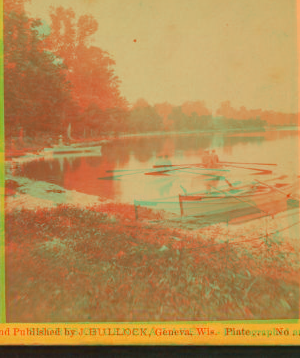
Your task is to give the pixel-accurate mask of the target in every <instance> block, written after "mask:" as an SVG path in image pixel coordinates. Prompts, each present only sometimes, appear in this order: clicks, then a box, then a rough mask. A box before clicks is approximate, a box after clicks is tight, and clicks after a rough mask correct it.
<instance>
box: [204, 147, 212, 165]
mask: <svg viewBox="0 0 300 358" xmlns="http://www.w3.org/2000/svg"><path fill="white" fill-rule="evenodd" d="M210 163H211V155H210V154H209V150H205V151H204V154H203V156H202V164H203V165H204V167H205V168H209V167H210Z"/></svg>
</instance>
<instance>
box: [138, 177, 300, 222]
mask: <svg viewBox="0 0 300 358" xmlns="http://www.w3.org/2000/svg"><path fill="white" fill-rule="evenodd" d="M281 185H283V186H284V187H285V191H286V193H285V192H284V191H282V190H278V189H277V188H276V186H270V185H263V184H260V183H257V184H255V185H247V186H243V187H237V188H234V187H232V188H230V189H226V190H224V189H223V190H222V189H218V188H212V189H211V192H202V193H197V194H185V195H179V196H178V199H179V200H178V199H177V200H176V199H175V198H174V197H173V199H171V200H166V199H163V200H157V201H152V202H151V201H135V206H136V212H137V207H138V206H145V207H149V208H152V209H157V210H163V211H166V212H172V213H174V214H179V215H180V217H182V218H188V217H191V218H210V219H213V220H214V221H215V220H219V221H228V222H231V221H232V222H233V221H236V222H238V221H243V220H244V221H249V220H254V219H256V218H260V217H263V216H274V215H275V214H277V213H278V212H282V211H285V210H289V209H293V208H297V207H299V200H298V198H295V197H292V196H290V194H288V193H289V192H290V189H291V186H290V185H288V184H281Z"/></svg>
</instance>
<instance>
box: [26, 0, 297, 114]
mask: <svg viewBox="0 0 300 358" xmlns="http://www.w3.org/2000/svg"><path fill="white" fill-rule="evenodd" d="M50 5H54V6H60V5H62V6H64V7H72V8H73V9H74V11H75V12H76V13H77V14H78V15H81V14H84V13H90V14H92V15H93V16H94V17H95V18H96V19H97V21H98V23H99V29H98V31H97V33H96V34H95V35H94V42H93V44H94V45H97V46H99V47H101V48H102V49H103V50H106V51H108V52H109V53H110V54H111V56H112V57H113V58H114V60H115V61H116V74H117V75H118V76H119V77H120V79H121V81H122V85H121V91H122V94H123V95H124V96H125V97H126V98H127V99H128V100H129V101H130V102H134V101H135V100H136V99H137V98H140V97H143V98H145V99H146V100H147V101H149V102H150V103H151V104H154V103H159V102H164V101H168V102H170V103H172V104H175V105H176V104H178V105H179V104H181V103H182V102H184V101H187V100H191V101H192V100H205V101H206V103H207V105H208V106H209V107H210V108H212V109H213V110H215V109H216V108H217V107H218V105H219V103H220V102H221V101H224V100H230V101H231V102H232V105H233V106H234V107H240V106H241V105H245V106H246V107H247V108H249V109H250V108H251V109H257V108H261V109H272V110H275V111H283V112H297V111H298V108H297V107H298V106H297V100H298V95H297V82H298V74H297V22H296V0H275V1H274V0H32V2H31V4H30V5H29V6H27V9H28V11H30V13H31V14H32V15H34V16H37V17H41V18H43V19H45V20H46V21H48V22H49V17H48V15H47V13H48V9H49V6H50ZM134 39H136V40H137V41H136V42H134V41H133V40H134Z"/></svg>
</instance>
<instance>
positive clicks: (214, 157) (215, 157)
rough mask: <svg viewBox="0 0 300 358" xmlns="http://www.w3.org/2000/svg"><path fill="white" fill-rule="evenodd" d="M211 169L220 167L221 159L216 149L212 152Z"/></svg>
mask: <svg viewBox="0 0 300 358" xmlns="http://www.w3.org/2000/svg"><path fill="white" fill-rule="evenodd" d="M210 159H211V161H210V162H211V168H217V167H218V166H219V157H218V154H217V153H216V151H215V149H213V150H212V152H211V156H210Z"/></svg>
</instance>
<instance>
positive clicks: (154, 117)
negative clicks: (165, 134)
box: [128, 99, 164, 133]
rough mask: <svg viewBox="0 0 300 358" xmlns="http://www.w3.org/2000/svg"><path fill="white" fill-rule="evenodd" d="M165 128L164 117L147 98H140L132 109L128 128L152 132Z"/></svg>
mask: <svg viewBox="0 0 300 358" xmlns="http://www.w3.org/2000/svg"><path fill="white" fill-rule="evenodd" d="M163 129H164V125H163V119H162V117H160V115H159V114H158V113H157V112H156V110H155V108H154V107H153V106H150V105H149V104H148V103H147V102H146V101H145V100H143V99H139V100H137V102H136V103H135V105H134V106H133V108H132V110H131V111H130V115H129V118H128V130H129V131H130V132H134V133H139V132H152V131H161V130H163Z"/></svg>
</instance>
